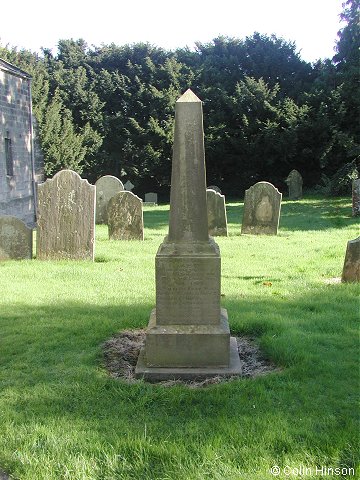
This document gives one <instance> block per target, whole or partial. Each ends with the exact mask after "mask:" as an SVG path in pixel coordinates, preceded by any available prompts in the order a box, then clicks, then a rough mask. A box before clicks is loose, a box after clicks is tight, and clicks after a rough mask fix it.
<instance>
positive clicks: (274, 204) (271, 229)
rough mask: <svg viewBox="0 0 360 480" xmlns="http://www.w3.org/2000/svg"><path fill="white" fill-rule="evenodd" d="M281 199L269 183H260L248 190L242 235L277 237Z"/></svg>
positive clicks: (279, 194) (276, 190) (280, 195)
mask: <svg viewBox="0 0 360 480" xmlns="http://www.w3.org/2000/svg"><path fill="white" fill-rule="evenodd" d="M281 198H282V194H281V193H280V192H279V190H278V189H277V188H275V187H274V185H272V184H271V183H269V182H258V183H256V184H255V185H253V186H252V187H250V188H249V189H248V190H246V192H245V203H244V213H243V221H242V226H241V233H249V234H253V235H277V231H278V227H279V219H280V208H281Z"/></svg>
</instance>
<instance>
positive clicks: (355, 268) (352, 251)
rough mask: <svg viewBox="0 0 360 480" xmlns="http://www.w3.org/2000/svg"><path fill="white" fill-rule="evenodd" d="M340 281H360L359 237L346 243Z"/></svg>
mask: <svg viewBox="0 0 360 480" xmlns="http://www.w3.org/2000/svg"><path fill="white" fill-rule="evenodd" d="M341 281H342V282H360V237H357V238H355V240H350V241H348V243H347V247H346V254H345V261H344V268H343V272H342V277H341Z"/></svg>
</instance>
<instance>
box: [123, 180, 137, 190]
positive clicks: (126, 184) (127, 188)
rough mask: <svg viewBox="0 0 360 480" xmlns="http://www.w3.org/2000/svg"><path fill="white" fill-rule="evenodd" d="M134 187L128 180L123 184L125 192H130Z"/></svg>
mask: <svg viewBox="0 0 360 480" xmlns="http://www.w3.org/2000/svg"><path fill="white" fill-rule="evenodd" d="M134 187H135V185H133V184H132V183H131V182H130V180H128V181H127V182H126V183H124V188H125V190H126V191H127V192H131V190H132V189H133V188H134Z"/></svg>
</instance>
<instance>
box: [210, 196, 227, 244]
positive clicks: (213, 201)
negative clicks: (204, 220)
mask: <svg viewBox="0 0 360 480" xmlns="http://www.w3.org/2000/svg"><path fill="white" fill-rule="evenodd" d="M206 203H207V216H208V227H209V235H211V236H212V237H215V236H223V237H227V234H228V231H227V217H226V207H225V196H224V195H221V194H220V193H218V192H216V191H215V190H212V189H209V188H208V189H207V190H206Z"/></svg>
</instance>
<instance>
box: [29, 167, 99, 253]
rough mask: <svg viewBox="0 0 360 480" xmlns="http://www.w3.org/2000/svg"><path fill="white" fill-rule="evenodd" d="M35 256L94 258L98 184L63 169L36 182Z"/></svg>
mask: <svg viewBox="0 0 360 480" xmlns="http://www.w3.org/2000/svg"><path fill="white" fill-rule="evenodd" d="M37 224H38V226H37V241H36V252H37V253H36V256H37V258H38V259H40V260H61V259H69V260H94V248H95V185H90V184H89V183H88V181H87V180H84V179H82V178H81V177H80V176H79V175H78V174H77V173H76V172H73V171H72V170H62V171H60V172H58V173H57V174H56V175H55V176H54V177H53V178H52V179H48V180H46V182H45V183H42V184H39V185H38V186H37Z"/></svg>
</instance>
